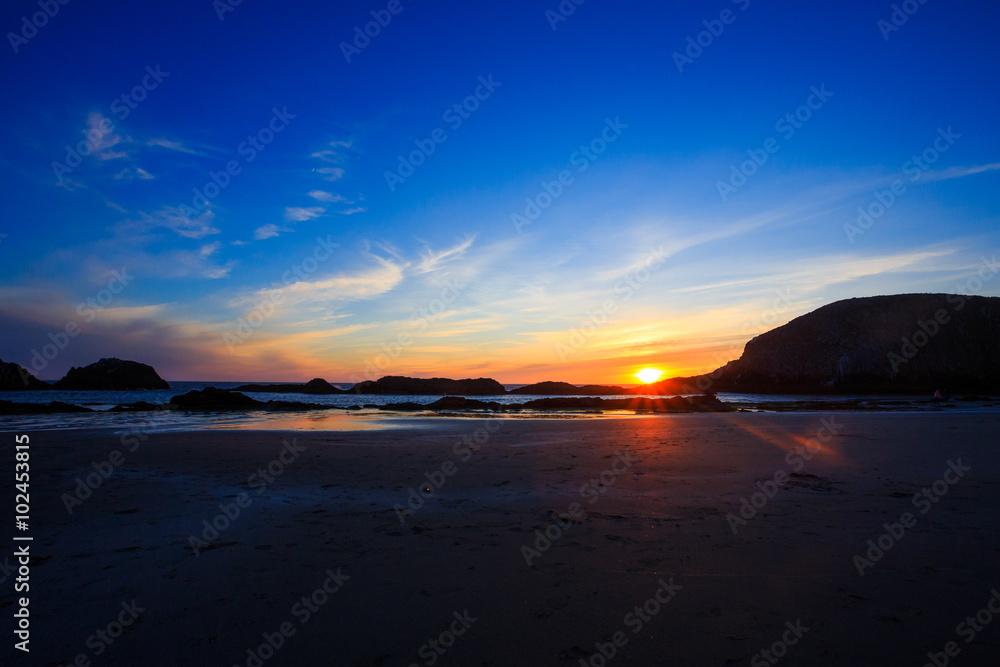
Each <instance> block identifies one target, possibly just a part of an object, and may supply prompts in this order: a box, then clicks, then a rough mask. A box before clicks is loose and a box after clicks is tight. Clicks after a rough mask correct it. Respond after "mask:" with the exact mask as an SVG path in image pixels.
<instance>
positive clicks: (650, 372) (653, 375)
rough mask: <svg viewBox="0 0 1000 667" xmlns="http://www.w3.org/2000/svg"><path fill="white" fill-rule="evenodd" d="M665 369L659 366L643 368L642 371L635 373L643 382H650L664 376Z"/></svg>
mask: <svg viewBox="0 0 1000 667" xmlns="http://www.w3.org/2000/svg"><path fill="white" fill-rule="evenodd" d="M663 375H664V374H663V371H661V370H660V369H658V368H643V369H642V370H641V371H639V372H638V373H636V374H635V376H636V377H637V378H639V381H640V382H642V383H643V384H649V383H651V382H656V381H657V380H659V379H660V378H662V377H663Z"/></svg>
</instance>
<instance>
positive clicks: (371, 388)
mask: <svg viewBox="0 0 1000 667" xmlns="http://www.w3.org/2000/svg"><path fill="white" fill-rule="evenodd" d="M350 391H351V393H352V394H399V395H411V396H444V395H446V394H447V395H448V396H500V395H503V394H506V393H507V390H506V389H504V386H503V385H502V384H500V383H499V382H497V381H496V380H493V379H490V378H477V379H475V380H471V379H467V380H449V379H446V378H408V377H400V376H397V375H387V376H386V377H383V378H379V379H378V380H375V381H371V380H367V381H365V382H359V383H358V384H356V385H354V386H353V387H352V388H351V390H350Z"/></svg>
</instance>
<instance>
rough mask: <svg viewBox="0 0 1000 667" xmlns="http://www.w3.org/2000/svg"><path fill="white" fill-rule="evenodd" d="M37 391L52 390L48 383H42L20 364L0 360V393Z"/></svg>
mask: <svg viewBox="0 0 1000 667" xmlns="http://www.w3.org/2000/svg"><path fill="white" fill-rule="evenodd" d="M39 389H42V390H44V389H52V385H50V384H49V383H48V382H42V381H41V380H39V379H38V378H36V377H35V376H34V375H32V374H31V373H29V372H28V370H27V369H26V368H24V366H21V365H20V364H15V363H14V362H13V361H3V360H2V359H0V391H35V390H39Z"/></svg>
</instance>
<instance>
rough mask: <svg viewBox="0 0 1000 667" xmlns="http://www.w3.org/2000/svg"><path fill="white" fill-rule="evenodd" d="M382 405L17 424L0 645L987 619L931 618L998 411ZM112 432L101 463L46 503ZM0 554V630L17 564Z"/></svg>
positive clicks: (931, 634) (996, 517) (956, 566)
mask: <svg viewBox="0 0 1000 667" xmlns="http://www.w3.org/2000/svg"><path fill="white" fill-rule="evenodd" d="M824 420H825V421H824ZM831 420H832V422H831ZM393 423H394V428H391V429H386V430H366V431H341V432H329V433H327V432H321V431H310V432H298V433H293V432H283V431H274V430H271V431H231V430H214V431H199V432H181V433H163V434H153V435H150V436H149V437H148V438H147V439H145V440H142V439H140V438H135V436H134V435H133V438H135V439H134V440H126V441H123V439H122V438H121V437H119V436H117V435H114V434H113V433H110V432H108V431H101V432H98V431H62V432H54V431H49V432H35V433H30V432H29V434H30V435H31V456H32V458H31V466H32V488H31V500H32V506H33V509H32V517H31V521H32V527H31V530H30V531H29V533H28V534H30V535H32V536H33V537H34V541H33V542H32V546H31V549H32V554H33V555H34V560H33V567H32V571H31V582H30V585H31V590H30V597H31V604H30V609H31V613H32V626H31V630H32V634H31V653H30V655H29V656H25V655H23V654H20V653H19V652H16V651H13V650H12V649H11V648H10V644H12V643H13V640H12V639H9V640H8V645H7V646H5V647H4V651H5V652H6V655H8V656H11V660H12V662H11V663H10V664H31V665H61V664H67V663H68V664H72V663H73V661H74V660H77V659H78V656H81V655H82V656H83V658H82V659H81V660H82V661H80V662H78V663H77V664H81V665H84V664H87V662H86V661H90V663H91V664H94V665H104V664H112V665H227V666H228V665H250V666H253V665H306V664H323V665H348V666H360V665H364V666H385V667H389V666H394V665H402V666H404V667H405V666H408V665H411V664H418V665H425V664H431V658H432V657H434V663H433V664H436V665H463V666H486V665H496V666H507V665H557V666H558V665H567V666H575V665H580V664H592V665H600V664H604V662H605V660H604V659H603V658H602V657H601V656H600V654H599V653H598V654H597V656H596V657H592V656H593V654H595V652H597V651H598V650H599V647H598V646H597V645H598V643H599V644H601V645H603V648H604V650H605V652H606V653H611V651H612V650H613V651H614V656H613V657H612V658H610V659H608V660H606V663H607V664H620V665H668V664H682V665H727V664H744V665H750V664H771V663H769V662H768V661H767V660H766V658H764V657H763V656H761V655H759V654H760V652H761V651H762V650H765V649H767V650H769V651H770V650H772V648H771V647H772V645H774V644H775V643H776V642H779V644H778V645H777V647H776V648H775V649H774V651H775V654H774V655H777V654H778V653H780V654H781V655H782V656H783V657H781V659H780V662H778V664H782V665H838V666H840V665H883V666H884V665H917V666H919V665H923V664H924V663H926V662H927V661H928V658H927V653H928V651H932V652H942V651H944V649H945V646H946V644H947V643H948V642H949V641H954V642H956V647H957V648H958V649H959V650H960V653H959V657H957V658H953V659H952V660H953V661H954V664H967V665H972V664H993V663H994V662H995V660H996V658H997V656H998V655H1000V618H997V619H995V620H994V621H993V622H992V624H988V625H985V626H982V629H981V631H977V632H975V634H974V639H973V641H972V642H971V643H966V641H965V639H966V638H968V633H966V634H965V635H959V634H958V633H957V631H956V626H958V624H959V623H960V622H961V621H963V619H965V618H966V617H967V616H970V615H971V616H975V614H976V613H977V612H979V611H980V610H981V609H982V608H984V607H986V605H987V603H988V602H989V600H990V597H991V591H992V590H993V589H994V588H997V587H1000V571H998V569H997V564H998V563H1000V454H998V444H1000V443H998V434H1000V415H998V414H996V413H981V414H940V413H939V414H934V413H929V414H928V413H924V414H908V413H850V412H847V413H845V412H837V413H835V414H824V413H811V414H750V413H730V414H702V415H697V414H692V415H676V416H663V415H658V416H649V417H632V418H621V419H551V420H527V419H501V420H497V421H492V422H491V421H484V420H482V419H475V418H464V419H443V418H436V419H434V418H427V419H415V420H395V421H394V422H393ZM824 426H826V427H829V430H823V431H821V430H820V429H821V428H822V427H824ZM830 430H832V431H834V432H835V433H834V434H833V435H829V432H830ZM817 435H819V436H822V439H825V440H826V442H825V443H823V444H822V449H821V450H820V451H817V452H815V453H811V452H810V449H811V448H812V446H811V444H810V441H809V439H810V438H816V437H817ZM0 437H2V439H3V441H2V448H0V449H2V451H3V456H4V458H5V460H6V461H7V462H8V463H6V464H5V465H7V466H9V468H8V469H9V470H12V469H13V447H12V446H13V434H11V433H5V434H3V435H2V436H0ZM126 437H128V436H126ZM293 437H294V438H295V443H294V445H290V444H283V443H290V442H291V440H292V438H293ZM477 441H478V442H477ZM133 446H134V447H135V449H134V451H129V449H131V448H132V447H133ZM477 447H478V450H477V451H476V448H477ZM795 448H799V453H794V451H793V453H791V454H789V453H788V452H789V451H790V450H794V449H795ZM113 450H118V451H120V452H121V455H122V458H123V459H124V462H123V463H121V464H120V465H116V466H113V467H114V471H113V473H112V474H111V475H110V477H109V478H108V479H106V480H103V481H102V482H101V484H100V486H99V487H98V488H96V489H94V490H93V491H92V495H91V496H90V497H88V498H86V499H85V500H83V501H82V503H81V504H79V505H74V507H73V512H72V514H68V513H67V510H66V508H65V505H64V494H72V493H73V491H74V488H75V487H76V486H77V483H76V479H77V478H86V477H87V475H88V474H90V473H94V467H93V465H92V463H93V462H97V463H98V467H102V466H101V465H100V464H101V462H103V461H106V460H108V459H109V457H110V456H111V454H112V451H113ZM282 452H284V453H283V454H282ZM807 456H808V457H810V458H809V460H806V457H807ZM282 458H283V459H284V461H282ZM466 459H467V460H466ZM959 459H961V462H960V463H961V466H965V467H968V468H969V469H968V470H964V469H962V468H961V467H958V463H959ZM278 461H281V464H280V466H279V465H278V464H277V463H276V462H278ZM949 461H950V462H952V463H954V464H956V466H950V464H949ZM269 465H270V467H271V470H270V472H268V466H269ZM104 469H105V471H107V467H106V466H104ZM956 469H958V470H961V476H959V473H957V472H954V470H956ZM949 470H951V471H952V472H951V473H949V472H948V471H949ZM602 473H604V476H603V483H602V481H601V476H602ZM793 473H794V474H793ZM95 474H96V473H95ZM428 475H429V477H428ZM785 475H787V477H785ZM12 477H13V476H12V475H9V474H5V475H4V476H3V482H2V485H0V486H2V487H3V494H4V497H5V498H11V497H12V493H13V489H12V488H11V487H12ZM93 479H95V480H96V479H97V478H93ZM268 479H269V480H270V481H268ZM440 480H444V483H443V485H440V487H439V488H437V489H436V490H433V495H432V496H431V497H430V498H429V499H427V500H425V501H424V503H423V505H422V506H419V508H418V509H415V510H413V511H412V512H411V513H407V514H404V513H403V512H401V511H398V510H394V506H396V505H398V506H401V507H405V506H406V504H407V502H408V498H409V497H410V495H411V494H410V489H413V492H414V494H418V493H419V491H420V490H421V489H422V488H423V487H426V486H428V485H431V486H437V482H438V481H440ZM590 480H594V482H593V483H591V482H590ZM768 480H771V482H772V483H773V486H772V484H768V483H767V481H768ZM943 480H947V481H943ZM936 481H937V482H939V483H938V485H937V487H936V490H937V491H941V490H942V489H943V490H944V491H945V493H942V494H941V495H940V497H939V496H938V495H937V494H936V492H935V487H934V486H933V485H934V483H935V482H936ZM779 482H780V483H781V486H780V487H779V486H778V483H779ZM758 483H760V485H759V486H758ZM762 487H763V490H762ZM925 487H927V488H930V489H931V491H930V492H929V493H930V496H926V497H925V498H924V499H923V500H920V499H919V498H918V502H917V503H916V504H915V503H914V494H918V493H920V492H921V489H922V488H925ZM765 491H767V492H770V493H772V494H773V497H770V498H767V495H766V493H765ZM755 493H758V494H759V495H757V496H754V494H755ZM241 494H243V495H241ZM931 496H933V499H934V500H935V501H934V502H932V501H931ZM742 499H746V500H747V503H748V504H747V505H746V506H745V507H744V512H745V514H744V516H749V515H750V509H747V508H749V507H750V505H749V503H751V501H755V502H757V503H758V504H762V503H761V501H762V500H763V499H766V504H763V507H762V508H761V509H757V510H756V511H757V515H756V516H753V517H752V518H749V519H748V520H747V519H744V520H746V523H745V525H743V524H740V523H739V522H738V521H735V520H734V518H733V517H737V516H739V512H740V508H741V500H742ZM220 504H222V505H223V508H224V509H222V510H220ZM417 504H418V502H417V501H416V500H414V501H413V505H414V506H416V505H417ZM8 506H9V505H8ZM924 507H927V511H926V513H921V510H922V509H923V508H924ZM236 509H238V510H239V515H238V516H236V515H235V511H236ZM225 513H229V514H230V515H232V516H233V517H234V518H228V517H225ZM904 513H909V514H911V515H912V522H911V523H912V527H909V528H904V529H903V532H901V533H900V535H901V536H900V537H898V538H895V537H891V536H890V537H888V538H887V537H883V538H882V543H883V544H884V545H885V544H888V543H889V542H890V541H891V542H892V544H891V545H890V547H889V549H888V550H887V551H885V553H884V555H882V556H881V558H880V559H878V560H877V561H873V562H872V563H871V565H870V566H864V570H865V572H864V576H861V575H859V572H858V567H859V566H858V563H857V562H856V560H855V558H854V557H855V556H865V552H866V551H868V550H869V546H868V544H867V542H868V540H873V541H874V542H875V543H876V544H877V542H878V540H879V537H880V536H882V535H883V533H885V532H886V529H885V528H883V525H884V524H886V523H889V524H890V525H891V524H894V523H899V522H901V520H902V518H903V517H904ZM560 514H565V515H567V516H569V519H565V518H559V516H558V515H560ZM401 515H402V521H401V520H400V516H401ZM727 515H728V517H727ZM220 516H221V517H222V518H219V517H220ZM204 521H208V522H209V523H211V522H213V521H215V522H216V524H217V526H224V528H222V529H221V530H219V533H218V536H217V537H214V538H213V537H212V533H211V531H208V532H206V529H205V524H204V523H203V522H204ZM8 525H9V524H8ZM733 526H735V527H736V529H737V532H736V534H734V532H733V529H732V528H733ZM546 530H548V532H549V537H548V538H539V535H540V534H544V532H545V531H546ZM894 530H895V529H894ZM536 531H539V532H536ZM192 535H194V536H197V537H198V538H199V539H201V540H203V542H202V543H200V544H201V546H200V547H199V552H200V553H199V555H195V553H194V549H193V548H192V543H191V539H190V537H191V536H192ZM7 539H9V538H7ZM546 540H550V541H551V544H550V545H546ZM9 544H11V543H10V542H8V545H9ZM195 546H198V544H196V545H195ZM525 547H527V548H529V549H531V550H534V551H528V550H526V549H525ZM12 551H13V549H12V548H10V547H9V546H8V547H7V548H5V551H4V552H3V553H2V554H0V558H2V557H4V556H6V557H7V559H8V560H7V561H5V562H4V563H3V564H4V565H7V566H8V567H9V565H11V564H14V558H13V557H11V555H10V554H11V553H12ZM526 554H527V556H526ZM526 557H527V558H530V560H531V561H532V562H531V565H530V566H529V565H528V564H527V563H526ZM0 576H3V577H5V582H4V584H3V586H4V591H5V594H4V596H3V598H2V603H0V604H2V605H3V607H2V611H3V615H4V617H6V618H7V619H8V620H7V621H5V623H4V625H5V636H7V637H8V638H9V637H10V631H9V627H10V620H9V619H10V613H12V611H13V609H14V606H13V603H12V601H11V596H10V594H9V591H10V587H11V585H12V581H13V576H16V575H13V574H8V573H7V571H6V570H4V571H3V572H2V573H0ZM661 581H662V582H663V583H664V584H668V585H669V584H672V585H673V589H672V591H671V592H666V591H661V590H659V589H660V587H661V583H660V582H661ZM324 586H326V591H324V590H323V587H324ZM678 586H679V588H678ZM333 590H335V592H329V591H333ZM657 594H658V595H659V599H660V600H661V601H666V602H660V601H656V600H657V598H656V596H657ZM303 596H306V601H305V602H303ZM133 600H134V601H135V606H130V605H131V603H132V601H133ZM123 603H124V605H125V607H124V608H123ZM994 604H996V603H994ZM637 606H638V607H640V609H639V610H636V607H637ZM642 607H645V609H643V608H642ZM139 608H141V611H138V609H139ZM132 616H137V617H138V618H137V619H135V620H133V619H132ZM980 618H981V619H982V618H985V616H981V617H980ZM472 619H475V620H474V621H473V620H472ZM119 621H120V622H122V623H123V624H124V623H126V622H127V627H124V631H123V632H122V634H120V636H117V637H112V636H111V635H114V634H117V632H118V630H119V628H118V627H117V626H116V625H115V624H116V623H117V622H119ZM789 623H790V624H791V625H786V624H789ZM109 624H111V627H110V630H109ZM790 627H792V628H798V629H797V630H796V631H795V632H793V631H792V630H789V628H790ZM804 628H808V630H805V629H804ZM99 629H100V630H102V631H103V632H104V633H108V632H109V631H110V633H111V634H110V635H109V634H105V635H104V637H103V638H102V636H101V635H98V634H96V631H97V630H99ZM282 629H284V631H285V635H284V636H282V635H281V632H282ZM634 630H638V632H634ZM452 632H454V634H452ZM266 636H270V637H271V643H272V644H279V645H280V647H279V648H278V649H277V650H271V649H270V648H269V646H268V645H267V644H266V641H267V640H266ZM783 636H784V638H785V639H788V640H794V644H791V642H790V641H789V643H787V644H786V643H782V642H783ZM105 638H106V639H109V640H111V641H110V642H108V641H105ZM616 639H617V640H618V644H619V645H618V646H615V640H616ZM429 640H434V641H435V642H438V643H437V644H435V646H437V647H439V650H437V651H435V648H434V646H432V645H431V644H429V643H428V642H429ZM261 645H264V646H265V648H264V649H263V650H262V651H261V650H259V648H260V647H261ZM248 650H250V651H251V652H252V653H253V654H255V655H250V654H248ZM442 651H443V653H442ZM98 653H99V655H98ZM772 657H773V656H772ZM262 658H263V659H262ZM773 659H774V660H777V658H776V657H773Z"/></svg>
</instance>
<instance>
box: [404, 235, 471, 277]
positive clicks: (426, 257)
mask: <svg viewBox="0 0 1000 667" xmlns="http://www.w3.org/2000/svg"><path fill="white" fill-rule="evenodd" d="M475 240H476V238H475V237H474V236H470V237H469V238H467V239H465V240H464V241H462V242H461V243H458V244H457V245H454V246H452V247H450V248H445V249H444V250H431V249H430V248H429V247H428V248H427V249H426V250H425V251H424V252H423V253H421V254H420V263H419V264H417V267H416V270H417V272H419V273H428V272H430V271H436V270H437V269H438V268H439V267H440V266H441V265H442V264H444V263H445V262H448V261H450V260H453V259H458V258H459V257H461V256H462V255H463V254H465V251H466V250H468V249H469V248H470V247H472V244H473V242H474V241H475Z"/></svg>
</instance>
